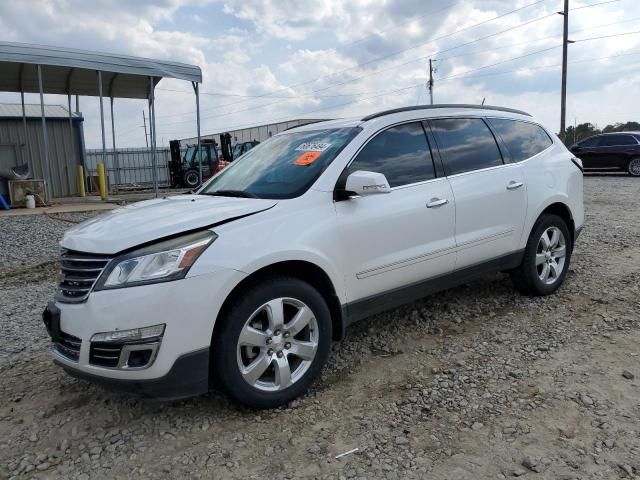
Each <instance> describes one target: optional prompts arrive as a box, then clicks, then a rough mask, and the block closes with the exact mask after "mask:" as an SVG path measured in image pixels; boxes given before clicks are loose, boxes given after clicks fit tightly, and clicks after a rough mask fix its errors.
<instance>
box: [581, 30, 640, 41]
mask: <svg viewBox="0 0 640 480" xmlns="http://www.w3.org/2000/svg"><path fill="white" fill-rule="evenodd" d="M638 33H640V30H635V31H633V32H624V33H616V34H613V35H604V36H602V37H591V38H581V39H579V40H573V41H572V43H580V42H588V41H590V40H600V39H601V38H613V37H623V36H625V35H636V34H638Z"/></svg>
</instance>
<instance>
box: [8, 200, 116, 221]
mask: <svg viewBox="0 0 640 480" xmlns="http://www.w3.org/2000/svg"><path fill="white" fill-rule="evenodd" d="M114 208H118V205H116V204H115V203H70V204H66V205H57V206H55V207H37V208H13V209H11V210H0V218H2V217H12V216H16V215H42V214H44V213H45V212H46V213H73V212H94V211H107V210H113V209H114Z"/></svg>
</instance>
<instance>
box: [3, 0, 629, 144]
mask: <svg viewBox="0 0 640 480" xmlns="http://www.w3.org/2000/svg"><path fill="white" fill-rule="evenodd" d="M562 4H563V1H562V0H295V1H294V0H135V1H134V0H129V1H125V0H93V1H90V2H87V1H83V0H21V1H13V2H11V1H4V2H1V3H0V31H1V32H2V33H3V35H2V38H3V40H5V41H15V42H26V43H35V44H43V45H54V46H63V47H73V48H83V49H87V50H96V51H106V52H113V53H123V54H128V55H136V56H143V57H150V58H159V59H167V60H176V61H180V62H184V63H191V64H196V65H199V66H200V67H201V68H202V70H203V75H204V81H203V84H202V87H201V88H202V92H203V95H202V101H201V102H202V105H201V111H202V119H203V121H202V132H203V134H205V133H213V132H219V131H223V130H226V129H235V128H239V127H244V126H251V125H256V124H261V123H268V122H271V121H280V120H287V119H293V118H304V117H308V118H336V117H346V116H355V115H363V114H366V113H370V112H374V111H378V110H383V109H386V108H393V107H397V106H405V105H415V104H416V103H428V93H427V90H426V86H425V85H426V81H427V64H428V59H429V58H432V59H434V60H435V65H436V66H437V71H436V74H435V101H436V102H437V103H480V102H482V100H483V99H485V98H486V103H487V104H492V105H501V106H509V107H515V108H521V109H524V110H527V111H529V112H531V113H533V114H534V115H536V116H538V117H539V118H541V119H542V120H543V121H544V122H545V123H546V124H547V125H548V126H549V127H550V128H552V129H554V130H555V131H557V129H558V128H559V116H560V113H559V111H560V63H561V61H562V49H561V46H560V45H561V42H562V16H561V15H557V14H556V13H555V12H557V11H559V10H561V9H562ZM570 5H571V9H572V12H571V14H570V22H569V31H570V32H571V34H570V39H572V40H574V41H576V43H574V44H572V45H571V46H570V50H569V63H570V65H569V86H568V91H569V94H568V102H567V122H568V124H571V123H573V121H574V118H577V121H578V123H580V122H584V121H592V122H595V123H597V124H598V125H600V126H604V125H605V124H607V123H612V122H616V121H627V120H640V75H639V73H640V2H639V1H637V0H614V1H611V0H609V1H606V0H570ZM514 10H515V11H514ZM598 37H607V38H598ZM156 95H157V123H158V140H159V143H161V144H163V145H168V141H169V140H170V139H172V138H185V137H190V136H193V135H194V134H195V102H194V97H193V94H192V89H191V86H190V84H189V83H187V82H179V81H173V80H168V79H165V80H163V81H162V82H160V84H159V85H158V87H157V91H156ZM0 101H2V102H15V103H17V102H19V96H18V95H16V94H2V95H0ZM27 101H28V102H30V103H36V102H38V97H37V96H35V95H27ZM46 102H47V103H59V104H66V97H58V96H49V97H48V98H47V99H46ZM115 105H116V108H115V118H116V140H117V143H118V145H119V146H144V130H143V128H142V110H143V108H144V107H145V102H144V101H137V100H116V104H115ZM81 110H82V112H83V114H84V116H85V135H86V143H87V146H88V147H97V146H99V145H100V143H101V141H100V133H99V132H100V121H99V107H98V102H97V100H96V99H95V98H82V99H81ZM107 112H108V109H107ZM105 122H107V126H109V125H110V120H109V118H108V116H107V118H105ZM110 144H111V134H110V131H109V129H108V136H107V145H110Z"/></svg>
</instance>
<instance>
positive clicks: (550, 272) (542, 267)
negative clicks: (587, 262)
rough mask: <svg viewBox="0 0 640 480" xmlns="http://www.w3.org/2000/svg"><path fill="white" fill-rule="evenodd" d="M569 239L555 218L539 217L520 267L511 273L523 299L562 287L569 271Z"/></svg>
mask: <svg viewBox="0 0 640 480" xmlns="http://www.w3.org/2000/svg"><path fill="white" fill-rule="evenodd" d="M571 251H572V245H571V236H570V235H569V229H568V227H567V224H566V223H565V221H564V220H563V219H562V218H561V217H559V216H557V215H549V214H544V215H542V216H541V217H540V218H539V219H538V221H537V222H536V224H535V225H534V227H533V230H532V232H531V235H529V240H528V241H527V245H526V247H525V251H524V256H523V258H522V263H521V264H520V266H519V267H518V268H516V269H515V270H513V271H512V272H511V279H512V280H513V283H514V285H515V286H516V288H517V289H518V290H519V291H520V292H522V293H524V294H527V295H549V294H550V293H553V292H555V291H556V290H557V289H558V287H560V285H561V284H562V282H563V280H564V277H565V276H566V275H567V270H569V261H570V259H571Z"/></svg>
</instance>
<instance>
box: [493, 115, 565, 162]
mask: <svg viewBox="0 0 640 480" xmlns="http://www.w3.org/2000/svg"><path fill="white" fill-rule="evenodd" d="M489 122H490V123H491V126H492V127H493V128H494V129H495V130H496V132H498V135H500V137H501V138H502V141H503V142H504V143H505V145H506V146H507V149H508V150H509V154H510V155H511V160H512V161H513V162H522V161H523V160H526V159H527V158H531V157H533V156H534V155H537V154H538V153H540V152H542V151H544V150H546V149H547V148H549V147H550V146H551V145H553V141H552V140H551V137H549V135H548V134H547V132H546V131H545V130H544V129H543V128H542V127H541V126H540V125H536V124H535V123H529V122H521V121H519V120H510V119H506V118H491V119H489Z"/></svg>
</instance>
